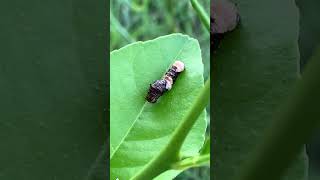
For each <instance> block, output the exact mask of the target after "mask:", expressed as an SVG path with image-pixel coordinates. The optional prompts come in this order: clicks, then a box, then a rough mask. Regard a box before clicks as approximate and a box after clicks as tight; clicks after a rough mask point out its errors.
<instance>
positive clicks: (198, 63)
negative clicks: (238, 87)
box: [110, 34, 206, 179]
mask: <svg viewBox="0 0 320 180" xmlns="http://www.w3.org/2000/svg"><path fill="white" fill-rule="evenodd" d="M175 60H181V61H183V62H184V63H185V67H186V70H185V71H184V72H182V73H181V74H180V76H179V77H178V79H177V81H176V82H175V84H174V86H173V88H172V89H171V90H170V91H168V92H167V93H165V94H164V95H163V96H162V97H160V99H159V100H158V102H157V103H155V104H150V103H148V102H146V100H145V96H146V94H147V92H148V88H149V84H150V83H152V82H153V81H154V80H156V79H160V78H161V77H162V75H163V74H164V73H165V72H166V71H167V70H168V68H169V67H170V66H171V65H172V63H173V62H174V61H175ZM110 63H111V64H110V67H111V74H110V83H111V84H110V93H111V94H110V95H111V97H110V103H111V106H110V117H111V119H110V130H111V134H110V160H111V170H110V172H111V179H116V178H119V179H130V178H131V177H132V176H134V175H135V174H136V173H138V172H139V170H141V169H142V168H143V167H144V166H145V165H146V164H147V163H148V162H150V160H151V159H152V158H154V157H155V156H157V155H158V154H159V152H160V150H161V149H162V148H163V147H164V146H165V145H166V144H167V143H168V141H169V139H170V138H171V135H172V133H173V131H174V130H175V128H176V127H177V126H178V124H179V122H180V121H181V120H182V118H183V117H184V116H185V114H186V113H187V112H188V111H189V110H190V108H191V106H192V103H193V102H194V100H195V99H196V97H197V93H198V92H199V91H200V89H201V88H202V87H203V64H202V60H201V52H200V47H199V44H198V41H197V40H195V39H192V38H190V37H188V36H185V35H181V34H172V35H168V36H163V37H160V38H157V39H154V40H151V41H146V42H137V43H133V44H131V45H128V46H126V47H124V48H121V49H119V50H116V51H113V52H112V53H111V62H110ZM205 129H206V119H205V112H203V113H202V115H201V116H200V117H199V118H198V121H197V122H196V124H195V126H194V127H193V129H192V130H191V131H190V133H189V135H188V137H187V139H186V141H185V144H184V145H183V147H182V152H181V155H182V156H193V155H195V154H197V153H198V151H199V149H200V148H201V147H202V145H203V141H204V133H205ZM172 148H175V147H172ZM168 163H170V162H168ZM173 174H176V173H173Z"/></svg>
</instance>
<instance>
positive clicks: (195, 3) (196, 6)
mask: <svg viewBox="0 0 320 180" xmlns="http://www.w3.org/2000/svg"><path fill="white" fill-rule="evenodd" d="M190 1H191V4H192V7H193V8H194V10H195V11H196V12H197V14H198V16H199V17H200V20H201V22H202V24H204V26H205V27H206V29H207V30H208V32H209V33H210V19H209V17H208V15H207V13H206V12H205V11H204V9H203V8H202V6H201V5H200V4H199V2H198V1H197V0H190Z"/></svg>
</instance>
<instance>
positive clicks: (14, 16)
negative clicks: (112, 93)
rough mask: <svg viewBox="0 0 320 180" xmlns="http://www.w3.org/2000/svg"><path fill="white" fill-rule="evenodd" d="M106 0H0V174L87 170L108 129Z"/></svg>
mask: <svg viewBox="0 0 320 180" xmlns="http://www.w3.org/2000/svg"><path fill="white" fill-rule="evenodd" d="M106 5H107V2H106V1H99V2H98V1H95V2H92V1H88V0H79V1H74V2H72V3H71V1H46V2H44V1H36V0H30V1H18V0H13V1H1V2H0V10H1V13H2V16H1V17H0V20H1V22H2V25H1V33H0V39H1V41H0V46H1V55H0V56H1V61H0V94H1V100H0V107H1V108H0V114H1V115H0V116H1V117H0V141H1V148H0V149H1V150H0V152H1V153H0V161H1V165H0V179H13V180H15V179H28V180H45V179H59V180H71V179H79V180H83V179H85V177H86V176H87V174H88V173H89V172H88V171H89V169H90V166H91V164H92V163H93V162H94V160H95V158H96V156H97V155H98V152H99V151H100V149H101V146H102V145H103V144H104V142H105V140H106V134H107V131H106V129H107V128H106V126H107V123H106V118H107V117H106V112H105V111H104V109H105V108H106V106H107V101H106V99H107V98H108V96H107V94H106V92H107V91H106V87H107V72H106V70H107V68H106V67H107V61H106V58H107V57H106V56H107V53H106V48H107V47H106V40H107V33H108V32H106V29H105V26H106V23H105V17H106V13H105V12H106ZM88 15H90V18H88V17H89V16H88ZM101 168H104V169H106V168H107V163H105V164H102V167H101ZM105 176H106V171H104V173H103V177H104V178H105Z"/></svg>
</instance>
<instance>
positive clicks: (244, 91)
mask: <svg viewBox="0 0 320 180" xmlns="http://www.w3.org/2000/svg"><path fill="white" fill-rule="evenodd" d="M236 3H237V6H238V8H239V12H240V15H241V25H240V26H239V28H238V29H237V30H236V31H235V32H233V33H231V34H228V35H227V36H226V37H225V39H223V41H222V43H221V46H220V49H218V51H217V53H216V54H214V55H213V57H212V58H213V62H214V65H213V66H214V67H215V69H214V71H213V73H214V74H213V77H214V79H213V83H214V85H213V86H214V90H215V92H216V93H214V94H213V95H214V101H213V105H212V106H213V114H214V115H215V117H214V119H215V121H214V127H213V128H214V132H215V133H214V134H213V142H214V147H215V150H214V152H215V154H214V157H215V158H214V159H215V160H214V161H213V162H212V163H211V164H212V166H211V168H212V171H213V172H214V173H213V178H214V179H217V180H219V179H225V180H228V179H235V177H237V175H238V174H237V173H239V172H238V171H239V168H240V167H242V166H243V165H244V164H245V162H247V161H248V159H250V157H251V155H252V153H253V151H254V148H255V147H256V146H257V144H259V143H262V142H263V140H261V137H262V136H263V133H264V131H265V130H266V128H267V127H269V126H270V125H271V122H272V121H271V120H272V117H273V113H274V112H275V111H276V109H278V108H279V106H280V104H281V103H282V102H283V101H284V100H285V97H287V94H288V92H289V91H290V90H291V89H292V87H293V85H294V82H295V81H296V80H297V74H298V68H297V67H298V58H299V53H298V46H297V41H298V11H297V8H296V6H295V4H294V2H293V1H291V0H285V1H277V0H271V1H255V0H245V1H236ZM283 7H285V8H283ZM281 150H282V148H280V147H279V152H280V151H281ZM274 153H277V152H276V151H275V152H274ZM274 157H277V156H274ZM262 163H263V162H262ZM276 164H277V163H276V161H274V165H276ZM305 164H306V159H305V154H304V153H301V154H300V155H299V156H298V157H297V160H296V161H295V163H294V165H292V166H291V167H290V170H289V171H288V173H287V174H286V177H284V178H283V179H290V180H302V179H304V178H305V175H306V166H305ZM265 170H266V171H267V169H265Z"/></svg>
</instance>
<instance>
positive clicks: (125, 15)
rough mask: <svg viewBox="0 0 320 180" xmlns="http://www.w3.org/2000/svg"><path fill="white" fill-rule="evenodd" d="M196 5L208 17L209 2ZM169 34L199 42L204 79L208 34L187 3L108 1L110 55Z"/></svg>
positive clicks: (204, 170) (189, 179) (204, 174)
mask: <svg viewBox="0 0 320 180" xmlns="http://www.w3.org/2000/svg"><path fill="white" fill-rule="evenodd" d="M199 3H200V4H201V5H202V6H203V8H204V9H205V11H206V12H207V14H208V15H209V10H210V0H199ZM171 33H183V34H186V35H189V36H191V37H193V38H195V39H197V40H198V41H199V43H200V48H201V51H202V60H203V63H204V77H205V79H207V77H208V75H209V70H210V61H209V59H210V34H209V33H208V31H207V30H206V29H205V27H204V26H203V25H202V24H201V22H200V19H199V17H198V16H197V14H196V12H195V11H194V9H193V8H192V6H191V3H190V1H189V0H180V1H172V0H161V1H155V0H154V1H151V0H111V1H110V51H113V50H115V49H119V48H121V47H123V46H125V45H127V44H130V43H133V42H136V41H146V40H150V39H154V38H157V37H159V36H163V35H167V34H171ZM208 114H209V113H208ZM209 119H210V117H208V122H209ZM209 174H210V173H209V167H201V168H193V169H190V170H188V171H185V172H184V173H182V174H180V175H179V176H178V177H177V178H176V179H177V180H178V179H179V180H193V179H201V180H208V179H210V176H209Z"/></svg>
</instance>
